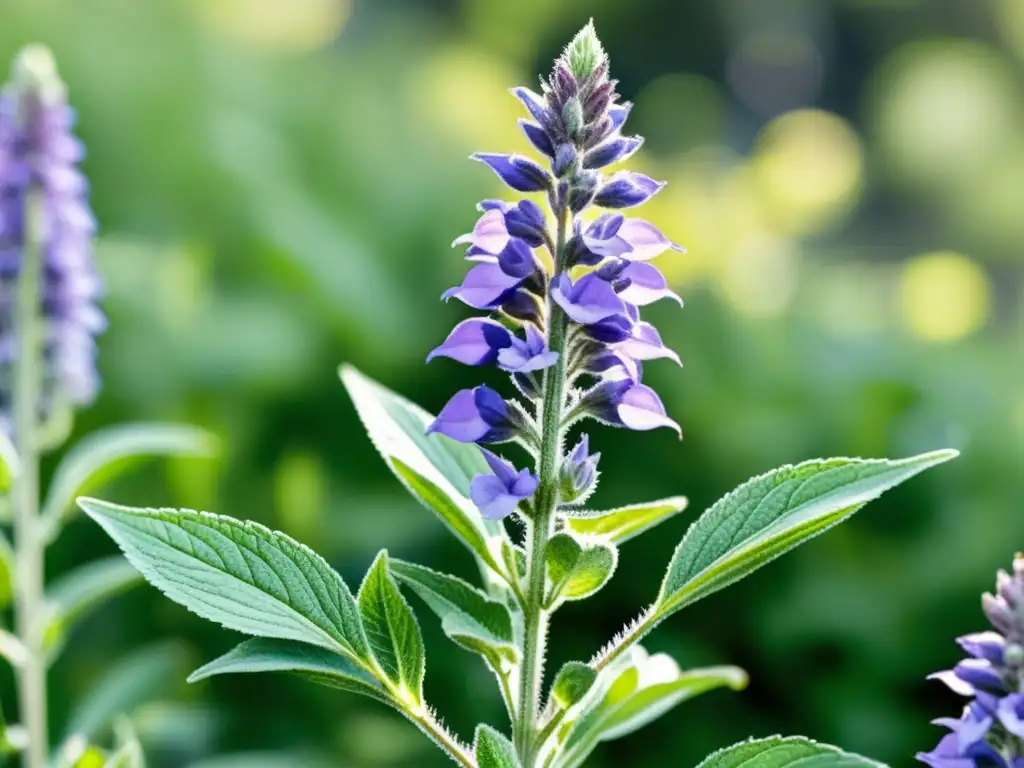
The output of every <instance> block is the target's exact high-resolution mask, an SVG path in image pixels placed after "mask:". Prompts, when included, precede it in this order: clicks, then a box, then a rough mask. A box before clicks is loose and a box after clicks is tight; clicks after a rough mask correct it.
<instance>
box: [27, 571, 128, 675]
mask: <svg viewBox="0 0 1024 768" xmlns="http://www.w3.org/2000/svg"><path fill="white" fill-rule="evenodd" d="M141 581H142V576H141V575H140V574H139V572H138V571H137V570H135V568H134V566H132V564H131V563H129V562H128V561H127V560H125V559H124V558H123V557H117V556H114V557H109V558H105V559H103V560H96V561H94V562H91V563H87V564H86V565H83V566H81V567H80V568H78V569H77V570H74V571H72V572H71V573H69V574H67V575H66V576H63V577H62V578H60V579H59V580H58V581H57V582H56V583H55V584H54V585H53V586H52V587H50V588H49V589H48V590H47V594H46V608H45V610H46V612H47V619H46V630H45V632H46V635H45V643H46V648H47V652H48V655H49V657H50V661H51V662H52V661H53V660H54V659H55V657H56V655H57V654H59V652H60V649H61V647H62V646H63V644H64V641H65V640H66V639H67V636H68V634H69V633H70V632H71V630H72V629H73V628H74V625H75V624H76V623H78V622H79V621H81V620H82V619H83V618H85V617H86V616H88V615H89V614H90V613H91V612H92V611H94V610H96V609H97V608H98V607H99V606H100V605H102V604H103V603H104V602H105V601H106V600H108V599H109V598H111V597H114V596H116V595H119V594H121V593H123V592H125V591H127V590H128V589H130V588H131V587H133V586H135V585H136V584H138V583H140V582H141Z"/></svg>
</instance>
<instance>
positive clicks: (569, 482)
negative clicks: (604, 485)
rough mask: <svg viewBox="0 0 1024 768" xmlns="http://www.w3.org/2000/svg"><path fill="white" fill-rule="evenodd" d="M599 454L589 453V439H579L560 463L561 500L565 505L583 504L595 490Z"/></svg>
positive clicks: (585, 436) (583, 436)
mask: <svg viewBox="0 0 1024 768" xmlns="http://www.w3.org/2000/svg"><path fill="white" fill-rule="evenodd" d="M600 458H601V454H600V453H594V454H591V453H590V439H589V437H588V436H587V435H582V436H581V437H580V441H579V443H577V444H576V447H575V448H573V449H572V452H571V453H570V454H569V455H568V456H566V457H565V459H563V461H562V466H561V469H560V470H559V487H560V490H561V500H562V501H563V502H564V503H566V504H583V503H584V502H585V501H586V500H587V499H589V498H590V496H591V494H593V493H594V491H595V490H596V489H597V476H598V471H597V462H598V461H599V460H600Z"/></svg>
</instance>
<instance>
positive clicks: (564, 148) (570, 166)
mask: <svg viewBox="0 0 1024 768" xmlns="http://www.w3.org/2000/svg"><path fill="white" fill-rule="evenodd" d="M576 157H577V152H576V147H574V146H573V145H572V144H568V143H566V144H559V145H558V147H557V148H556V149H555V159H554V162H552V164H551V170H552V171H553V172H554V174H555V176H559V177H561V176H565V175H566V174H567V173H568V172H570V171H572V170H574V169H575V167H576Z"/></svg>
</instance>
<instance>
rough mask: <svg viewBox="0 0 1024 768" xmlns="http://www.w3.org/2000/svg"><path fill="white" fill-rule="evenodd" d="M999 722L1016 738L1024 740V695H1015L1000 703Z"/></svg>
mask: <svg viewBox="0 0 1024 768" xmlns="http://www.w3.org/2000/svg"><path fill="white" fill-rule="evenodd" d="M997 712H998V714H999V722H1001V723H1002V724H1003V727H1004V728H1005V729H1006V730H1008V731H1009V732H1010V733H1012V734H1013V735H1014V736H1020V737H1021V738H1024V693H1013V694H1010V695H1009V696H1007V697H1006V698H1005V699H1003V700H1002V701H1000V702H999V708H998V710H997Z"/></svg>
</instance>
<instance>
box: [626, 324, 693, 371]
mask: <svg viewBox="0 0 1024 768" xmlns="http://www.w3.org/2000/svg"><path fill="white" fill-rule="evenodd" d="M615 349H616V351H618V352H622V353H623V354H625V355H626V356H628V357H630V358H632V359H633V360H657V359H659V358H667V359H669V360H673V361H675V363H676V365H682V362H681V361H680V360H679V355H677V354H676V353H675V352H673V351H672V350H671V349H669V348H668V347H666V346H665V345H664V343H662V341H661V334H659V333H658V329H657V328H655V327H654V326H653V325H651V324H650V323H645V322H640V323H636V324H635V325H634V326H633V328H632V335H631V336H630V338H628V339H626V340H625V341H622V342H619V343H618V344H616V345H615Z"/></svg>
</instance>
